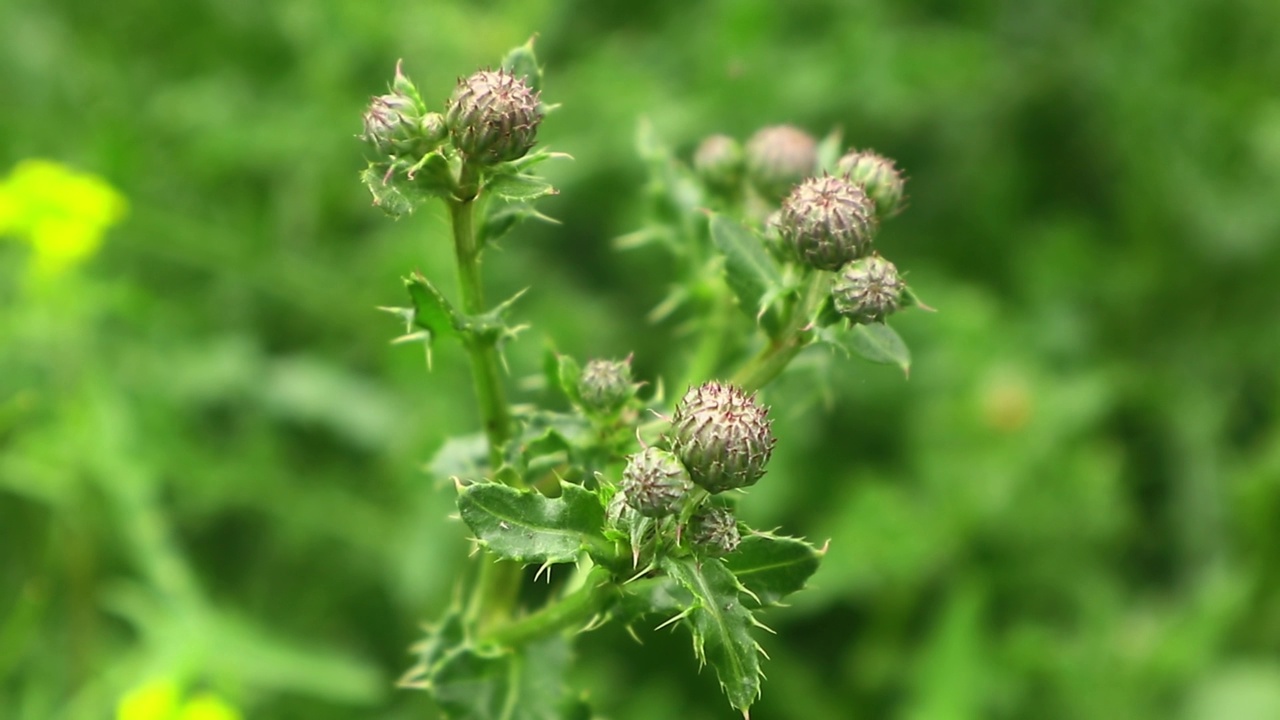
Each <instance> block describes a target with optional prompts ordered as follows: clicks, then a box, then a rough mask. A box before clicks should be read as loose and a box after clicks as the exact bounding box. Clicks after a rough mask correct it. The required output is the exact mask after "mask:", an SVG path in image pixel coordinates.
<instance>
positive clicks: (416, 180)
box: [405, 150, 455, 200]
mask: <svg viewBox="0 0 1280 720" xmlns="http://www.w3.org/2000/svg"><path fill="white" fill-rule="evenodd" d="M405 175H406V176H407V177H408V178H409V180H411V181H413V188H414V189H415V190H417V191H418V192H420V193H422V196H423V197H422V199H424V200H425V199H426V198H429V197H438V198H446V199H447V198H449V197H450V196H451V195H453V190H454V185H455V182H454V169H453V167H452V166H450V165H449V161H448V160H447V159H446V158H445V156H444V154H443V153H441V152H440V151H439V150H437V151H435V152H430V153H427V154H426V155H424V156H423V157H422V159H421V160H419V161H418V162H417V163H415V164H414V165H413V166H412V167H410V168H409V169H408V170H407V171H406V172H405Z"/></svg>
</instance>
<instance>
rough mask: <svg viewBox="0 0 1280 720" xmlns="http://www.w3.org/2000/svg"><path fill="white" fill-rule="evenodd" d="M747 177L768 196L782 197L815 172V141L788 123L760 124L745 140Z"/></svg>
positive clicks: (777, 198)
mask: <svg viewBox="0 0 1280 720" xmlns="http://www.w3.org/2000/svg"><path fill="white" fill-rule="evenodd" d="M746 155H747V177H748V178H750V179H751V184H752V185H754V186H755V188H756V190H758V191H760V194H761V195H764V196H765V197H766V198H768V199H770V200H774V201H776V200H781V199H782V198H783V197H784V196H786V194H787V192H788V191H790V190H791V188H793V187H795V185H796V184H797V183H799V182H800V181H801V180H804V179H805V178H807V177H809V176H810V175H812V174H813V173H814V170H815V169H816V168H817V165H818V142H817V141H816V140H814V139H813V136H811V135H809V134H808V133H806V132H805V131H803V130H801V129H799V128H797V127H793V126H791V125H774V126H772V127H767V128H763V129H762V130H759V131H758V132H756V134H755V135H752V136H751V139H750V140H748V141H747V151H746Z"/></svg>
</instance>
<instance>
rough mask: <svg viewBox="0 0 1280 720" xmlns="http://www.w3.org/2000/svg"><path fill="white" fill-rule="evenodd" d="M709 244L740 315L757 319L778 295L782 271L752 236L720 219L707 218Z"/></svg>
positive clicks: (736, 225)
mask: <svg viewBox="0 0 1280 720" xmlns="http://www.w3.org/2000/svg"><path fill="white" fill-rule="evenodd" d="M711 241H712V242H713V243H715V245H716V247H717V248H719V249H720V252H722V253H724V257H725V266H724V269H725V280H726V281H727V282H728V283H729V287H730V289H732V290H733V293H734V294H735V295H737V297H738V303H739V304H740V305H741V306H742V309H743V311H745V312H746V313H747V314H748V315H751V316H752V317H755V318H759V317H760V316H761V315H762V314H763V312H764V310H765V309H766V307H767V303H768V301H769V299H770V298H775V297H778V296H779V295H780V294H781V291H782V271H781V270H780V269H779V268H778V264H777V262H775V261H774V259H773V257H772V256H770V255H769V250H768V249H767V248H766V247H765V245H764V240H763V239H762V238H761V237H760V236H759V235H758V234H756V233H755V232H752V231H751V230H749V229H747V228H745V227H743V226H742V225H740V224H739V223H738V222H736V221H734V220H732V219H730V218H728V217H726V216H724V215H712V216H711Z"/></svg>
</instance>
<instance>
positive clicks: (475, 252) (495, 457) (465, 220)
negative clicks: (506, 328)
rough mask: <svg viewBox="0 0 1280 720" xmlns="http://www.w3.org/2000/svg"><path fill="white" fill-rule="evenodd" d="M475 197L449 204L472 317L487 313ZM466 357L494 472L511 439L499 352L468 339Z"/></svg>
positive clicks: (460, 281)
mask: <svg viewBox="0 0 1280 720" xmlns="http://www.w3.org/2000/svg"><path fill="white" fill-rule="evenodd" d="M475 205H476V201H475V198H474V197H471V198H469V199H467V200H451V201H449V219H450V220H451V221H452V224H453V248H454V252H455V254H456V256H457V261H458V290H459V292H460V294H461V295H462V310H463V312H464V313H466V314H467V315H470V316H476V315H480V314H482V313H484V312H485V310H486V308H485V303H484V285H483V284H482V283H481V280H480V247H479V245H478V244H477V243H476V233H475ZM466 346H467V354H468V355H470V357H471V371H472V378H473V380H474V383H475V390H476V402H477V404H478V405H479V408H480V419H481V422H482V423H483V424H484V433H485V436H486V437H487V438H488V440H489V463H490V467H491V469H492V470H495V471H496V470H497V469H498V468H499V467H501V465H502V452H503V448H504V447H505V446H506V444H507V441H508V440H510V439H511V411H510V409H509V408H508V406H507V397H506V392H505V390H504V389H503V385H502V371H501V367H500V364H499V361H498V350H497V348H496V347H495V346H494V343H493V341H491V340H484V339H478V338H475V337H469V338H467V341H466Z"/></svg>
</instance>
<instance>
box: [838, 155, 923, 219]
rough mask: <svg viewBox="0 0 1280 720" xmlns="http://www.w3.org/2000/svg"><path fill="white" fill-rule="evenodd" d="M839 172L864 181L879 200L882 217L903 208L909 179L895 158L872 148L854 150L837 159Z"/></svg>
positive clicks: (858, 182)
mask: <svg viewBox="0 0 1280 720" xmlns="http://www.w3.org/2000/svg"><path fill="white" fill-rule="evenodd" d="M836 174H838V175H841V176H843V177H847V178H849V180H850V181H851V182H853V183H854V184H855V185H861V186H862V189H863V191H864V192H866V193H867V196H868V197H870V198H871V200H872V201H873V202H875V204H876V215H877V216H879V217H880V219H881V220H883V219H885V218H888V217H892V216H894V215H897V214H898V212H900V211H901V210H902V199H903V195H902V192H903V185H905V184H906V181H905V180H904V179H903V177H902V173H901V172H899V171H898V168H896V167H894V164H893V161H892V160H890V159H889V158H887V157H884V156H883V155H879V154H877V153H875V152H873V151H871V150H862V151H858V150H851V151H850V152H848V153H846V154H845V156H844V157H842V158H840V160H839V162H837V163H836Z"/></svg>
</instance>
